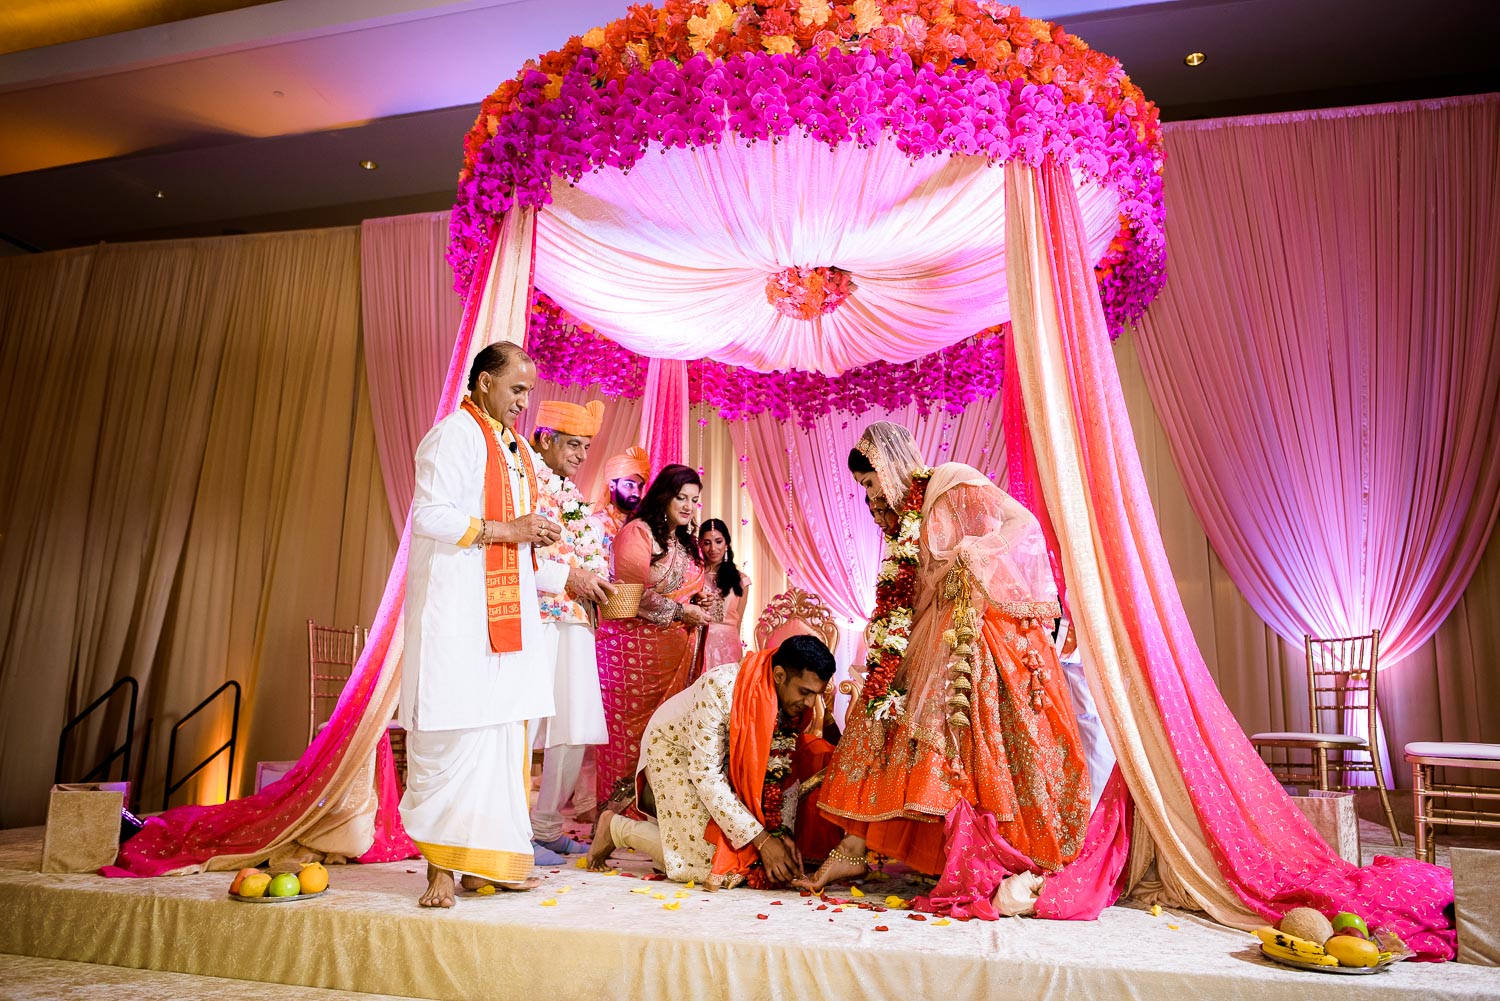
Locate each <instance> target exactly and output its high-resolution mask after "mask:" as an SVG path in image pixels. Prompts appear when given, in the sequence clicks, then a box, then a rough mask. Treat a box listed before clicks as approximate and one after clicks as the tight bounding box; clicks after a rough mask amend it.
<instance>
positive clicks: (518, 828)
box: [400, 344, 568, 907]
mask: <svg viewBox="0 0 1500 1001" xmlns="http://www.w3.org/2000/svg"><path fill="white" fill-rule="evenodd" d="M535 385H536V366H535V365H533V364H532V361H531V359H530V357H528V356H527V354H526V352H525V351H523V350H521V348H520V347H519V346H517V345H515V344H492V345H490V346H489V347H486V348H485V349H484V350H482V351H480V352H479V354H478V355H477V356H476V357H475V359H474V363H473V365H472V367H471V368H470V371H469V395H468V396H467V397H465V398H464V400H463V402H462V404H461V405H460V407H459V409H458V410H456V411H454V413H452V414H451V415H449V416H448V417H446V418H444V419H443V420H441V421H439V422H438V424H437V425H436V426H435V427H433V429H432V430H431V431H429V432H428V433H427V435H426V437H424V438H423V439H422V443H421V444H420V445H419V446H418V447H417V456H416V494H415V496H414V498H413V500H412V510H411V548H410V552H409V556H408V562H407V567H406V602H405V609H404V612H403V615H404V629H405V643H406V646H405V649H404V651H403V654H402V665H401V666H402V677H401V709H400V719H401V724H402V726H404V727H405V728H406V731H407V784H406V794H405V796H404V797H403V798H402V800H401V819H402V822H403V823H404V824H405V826H406V831H407V833H408V834H409V835H410V836H411V838H412V840H413V841H415V842H416V844H417V847H418V848H419V849H420V850H421V852H422V854H423V856H424V857H425V858H426V859H427V863H428V866H427V878H428V886H427V891H426V892H425V893H424V894H423V895H422V897H421V899H420V903H421V904H422V906H424V907H452V906H453V903H454V898H455V890H456V888H455V886H454V874H455V873H456V874H459V875H460V876H461V877H462V879H461V884H462V885H463V887H464V888H465V889H470V890H473V889H479V888H480V887H482V886H485V885H491V886H495V887H497V888H501V889H530V888H531V886H534V885H535V880H532V879H531V878H530V876H531V869H532V865H533V853H532V844H531V822H530V820H529V818H528V816H527V813H528V805H529V804H528V796H529V793H530V788H531V743H532V742H531V732H532V731H531V727H530V726H529V725H528V721H534V720H540V719H543V718H546V717H548V716H551V715H552V712H553V666H554V665H553V661H552V660H551V659H550V658H548V657H547V656H546V653H545V645H544V643H543V641H542V635H541V629H542V623H541V613H540V611H539V607H538V600H537V591H538V589H540V590H542V591H544V592H547V593H550V594H557V593H562V592H563V591H564V590H565V589H566V586H567V582H568V581H567V578H568V568H567V565H566V564H564V563H558V562H547V563H540V564H539V563H538V562H537V560H536V557H535V555H534V553H533V547H534V546H536V547H544V546H549V545H552V544H553V543H555V542H557V540H558V539H559V538H560V537H561V534H562V528H561V526H560V525H558V524H556V523H554V522H551V521H549V520H547V519H546V518H544V517H542V516H541V515H539V514H536V513H534V511H535V504H536V497H537V471H536V466H537V462H536V460H535V459H534V457H533V455H532V452H531V449H530V447H529V446H528V445H527V444H526V442H525V441H524V440H523V439H521V438H520V437H519V436H517V434H516V432H515V422H516V418H517V417H518V416H520V414H521V412H522V411H523V410H524V409H525V407H526V404H527V401H528V398H529V396H530V394H531V392H532V389H533V388H534V387H535Z"/></svg>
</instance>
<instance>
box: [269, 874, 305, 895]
mask: <svg viewBox="0 0 1500 1001" xmlns="http://www.w3.org/2000/svg"><path fill="white" fill-rule="evenodd" d="M301 892H302V885H301V884H300V883H298V882H297V874H296V873H295V872H284V873H282V874H281V875H279V876H275V877H272V879H271V885H270V886H268V887H266V896H268V897H295V896H297V895H298V894H299V893H301Z"/></svg>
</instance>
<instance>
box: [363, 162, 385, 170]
mask: <svg viewBox="0 0 1500 1001" xmlns="http://www.w3.org/2000/svg"><path fill="white" fill-rule="evenodd" d="M359 165H360V167H362V168H363V169H365V170H379V169H380V164H378V163H376V162H375V161H374V160H361V161H359Z"/></svg>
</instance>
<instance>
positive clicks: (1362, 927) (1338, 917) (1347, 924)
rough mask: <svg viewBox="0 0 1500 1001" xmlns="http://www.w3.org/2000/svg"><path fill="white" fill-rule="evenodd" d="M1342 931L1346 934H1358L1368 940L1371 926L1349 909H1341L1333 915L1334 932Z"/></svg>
mask: <svg viewBox="0 0 1500 1001" xmlns="http://www.w3.org/2000/svg"><path fill="white" fill-rule="evenodd" d="M1340 932H1342V933H1344V934H1346V935H1348V934H1358V935H1359V937H1360V938H1362V939H1366V940H1368V939H1369V937H1370V927H1369V925H1367V924H1365V919H1364V918H1362V917H1360V916H1359V915H1358V914H1351V913H1349V912H1348V911H1341V912H1339V913H1338V914H1335V915H1334V916H1333V933H1334V934H1335V935H1337V934H1339V933H1340Z"/></svg>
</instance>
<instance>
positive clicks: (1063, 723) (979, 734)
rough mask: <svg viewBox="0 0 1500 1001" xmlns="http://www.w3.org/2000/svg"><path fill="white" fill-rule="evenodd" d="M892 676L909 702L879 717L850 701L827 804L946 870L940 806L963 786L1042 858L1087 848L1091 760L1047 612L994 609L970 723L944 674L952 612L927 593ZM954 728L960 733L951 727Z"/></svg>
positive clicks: (870, 842) (868, 833)
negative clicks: (954, 717)
mask: <svg viewBox="0 0 1500 1001" xmlns="http://www.w3.org/2000/svg"><path fill="white" fill-rule="evenodd" d="M927 612H928V614H926V615H923V614H921V610H920V609H919V610H918V618H917V622H916V625H915V626H914V628H913V630H912V635H911V641H910V644H909V646H908V648H907V650H908V652H907V656H906V658H905V661H904V663H903V665H902V670H901V672H899V673H898V675H897V677H896V679H895V687H897V688H902V689H904V690H906V691H908V692H910V693H911V697H909V699H908V705H907V709H906V713H905V714H904V715H902V716H901V717H900V718H899V719H896V720H888V721H884V720H876V719H873V718H872V717H870V716H869V715H868V714H867V713H866V712H865V708H864V701H863V699H860V700H857V701H856V702H855V703H854V704H853V705H852V706H850V709H849V715H848V720H847V725H846V728H845V732H844V736H843V739H842V740H841V741H840V743H839V745H838V749H837V750H836V751H835V754H834V759H833V762H832V764H831V765H830V766H829V770H828V777H827V779H826V780H825V781H824V784H823V791H822V797H821V799H820V806H821V807H822V809H823V810H824V811H825V812H826V813H829V814H831V815H832V816H833V817H834V818H835V820H836V821H837V822H838V823H839V824H840V825H841V826H842V827H843V828H844V829H845V830H846V831H847V832H848V833H850V834H854V835H858V836H862V837H864V838H865V841H866V845H867V847H868V848H869V850H870V851H872V852H876V853H878V854H881V855H886V856H890V857H892V858H896V859H900V860H902V861H904V862H905V863H906V864H908V865H910V866H911V867H912V868H914V869H917V870H919V871H921V872H926V873H939V872H942V870H943V818H944V817H945V816H946V815H947V813H948V811H949V810H951V809H952V808H953V807H954V806H955V805H957V803H958V801H959V800H960V798H966V799H968V800H969V802H970V803H972V804H973V805H974V806H975V808H976V809H980V810H988V811H990V812H991V813H993V814H994V816H995V820H996V821H997V823H998V826H999V830H1000V833H1001V835H1002V836H1003V837H1004V838H1005V839H1006V840H1007V841H1008V842H1009V843H1010V844H1011V845H1012V846H1013V847H1015V848H1016V849H1017V850H1019V851H1021V852H1022V853H1024V854H1025V855H1026V856H1027V857H1029V858H1030V859H1031V860H1032V861H1034V862H1035V863H1036V864H1037V865H1038V866H1040V867H1041V868H1043V869H1047V870H1055V869H1058V868H1060V867H1061V866H1062V865H1063V863H1065V862H1068V861H1070V860H1071V859H1072V858H1073V857H1074V856H1075V855H1077V854H1078V850H1079V848H1080V847H1081V846H1082V844H1083V835H1084V831H1085V828H1086V827H1087V826H1088V819H1089V782H1088V768H1087V765H1086V763H1085V761H1084V757H1083V746H1082V741H1081V740H1080V739H1079V736H1078V724H1077V721H1076V720H1075V718H1074V715H1073V706H1072V701H1071V699H1070V698H1069V696H1068V685H1067V680H1066V678H1065V677H1064V676H1063V672H1062V669H1061V667H1060V665H1059V664H1058V662H1057V655H1056V653H1055V651H1054V650H1053V648H1052V642H1051V637H1050V636H1048V634H1047V633H1046V632H1045V631H1044V629H1043V628H1042V622H1043V621H1045V620H1037V619H1033V618H1020V617H1017V616H1016V615H1011V614H1006V612H1004V611H1002V610H1001V609H1000V608H996V607H990V608H988V609H986V610H985V612H984V615H983V618H982V628H981V630H980V638H981V641H982V642H981V643H979V644H978V646H979V650H978V652H977V653H976V654H975V656H974V659H973V675H972V684H973V689H972V691H971V692H970V700H971V707H970V710H969V716H970V724H971V725H970V726H969V727H968V728H967V732H965V729H964V728H952V729H950V728H949V726H948V724H947V721H946V720H947V707H946V704H945V699H946V692H945V686H944V685H943V683H942V677H943V672H945V671H946V670H947V666H948V662H949V650H948V646H947V644H945V643H944V642H943V639H942V633H943V630H945V629H948V628H950V627H951V624H952V613H951V610H946V611H945V612H944V613H941V614H940V613H939V612H938V610H937V609H934V608H932V607H931V605H930V604H929V607H928V609H927ZM950 734H952V735H953V736H950Z"/></svg>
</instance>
